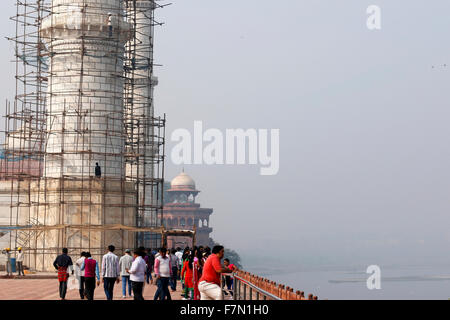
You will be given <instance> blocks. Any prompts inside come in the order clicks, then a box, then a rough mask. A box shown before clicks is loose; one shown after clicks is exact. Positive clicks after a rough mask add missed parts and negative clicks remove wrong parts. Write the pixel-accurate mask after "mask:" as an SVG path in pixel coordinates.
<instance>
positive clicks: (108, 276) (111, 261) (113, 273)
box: [102, 245, 120, 300]
mask: <svg viewBox="0 0 450 320" xmlns="http://www.w3.org/2000/svg"><path fill="white" fill-rule="evenodd" d="M114 250H116V248H115V247H114V246H113V245H110V246H109V247H108V253H107V254H105V255H104V256H103V258H102V277H103V279H102V281H103V285H104V289H105V294H106V299H107V300H113V298H114V295H113V293H114V283H115V282H117V283H119V281H120V278H119V277H120V266H119V257H117V256H116V255H115V254H114V253H113V252H114Z"/></svg>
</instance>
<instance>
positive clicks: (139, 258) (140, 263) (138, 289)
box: [126, 249, 147, 301]
mask: <svg viewBox="0 0 450 320" xmlns="http://www.w3.org/2000/svg"><path fill="white" fill-rule="evenodd" d="M145 254H146V253H145V251H142V250H141V249H136V250H135V251H134V252H133V255H134V261H133V264H132V265H131V269H126V271H127V272H128V273H129V274H130V280H131V286H132V287H133V295H134V300H139V301H142V300H144V296H143V295H142V291H143V289H144V282H145V273H146V271H147V263H146V262H145V260H144V258H143V256H145Z"/></svg>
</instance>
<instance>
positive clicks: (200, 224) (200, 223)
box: [198, 220, 203, 228]
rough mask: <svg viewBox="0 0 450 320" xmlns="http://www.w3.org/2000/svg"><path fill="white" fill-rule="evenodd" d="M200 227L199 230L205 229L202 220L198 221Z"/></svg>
mask: <svg viewBox="0 0 450 320" xmlns="http://www.w3.org/2000/svg"><path fill="white" fill-rule="evenodd" d="M198 227H199V228H201V227H203V223H202V220H198Z"/></svg>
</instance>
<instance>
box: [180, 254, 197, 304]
mask: <svg viewBox="0 0 450 320" xmlns="http://www.w3.org/2000/svg"><path fill="white" fill-rule="evenodd" d="M193 264H194V256H193V255H191V256H190V257H189V259H186V261H185V262H184V264H183V269H182V270H181V278H182V279H184V286H185V289H184V294H185V295H184V298H183V300H194V281H193V279H194V276H193V274H194V273H193V270H194V265H193Z"/></svg>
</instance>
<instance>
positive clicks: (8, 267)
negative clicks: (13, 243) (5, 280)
mask: <svg viewBox="0 0 450 320" xmlns="http://www.w3.org/2000/svg"><path fill="white" fill-rule="evenodd" d="M4 253H5V254H6V268H5V270H6V275H7V276H11V275H12V271H11V249H10V248H5V251H4Z"/></svg>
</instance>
